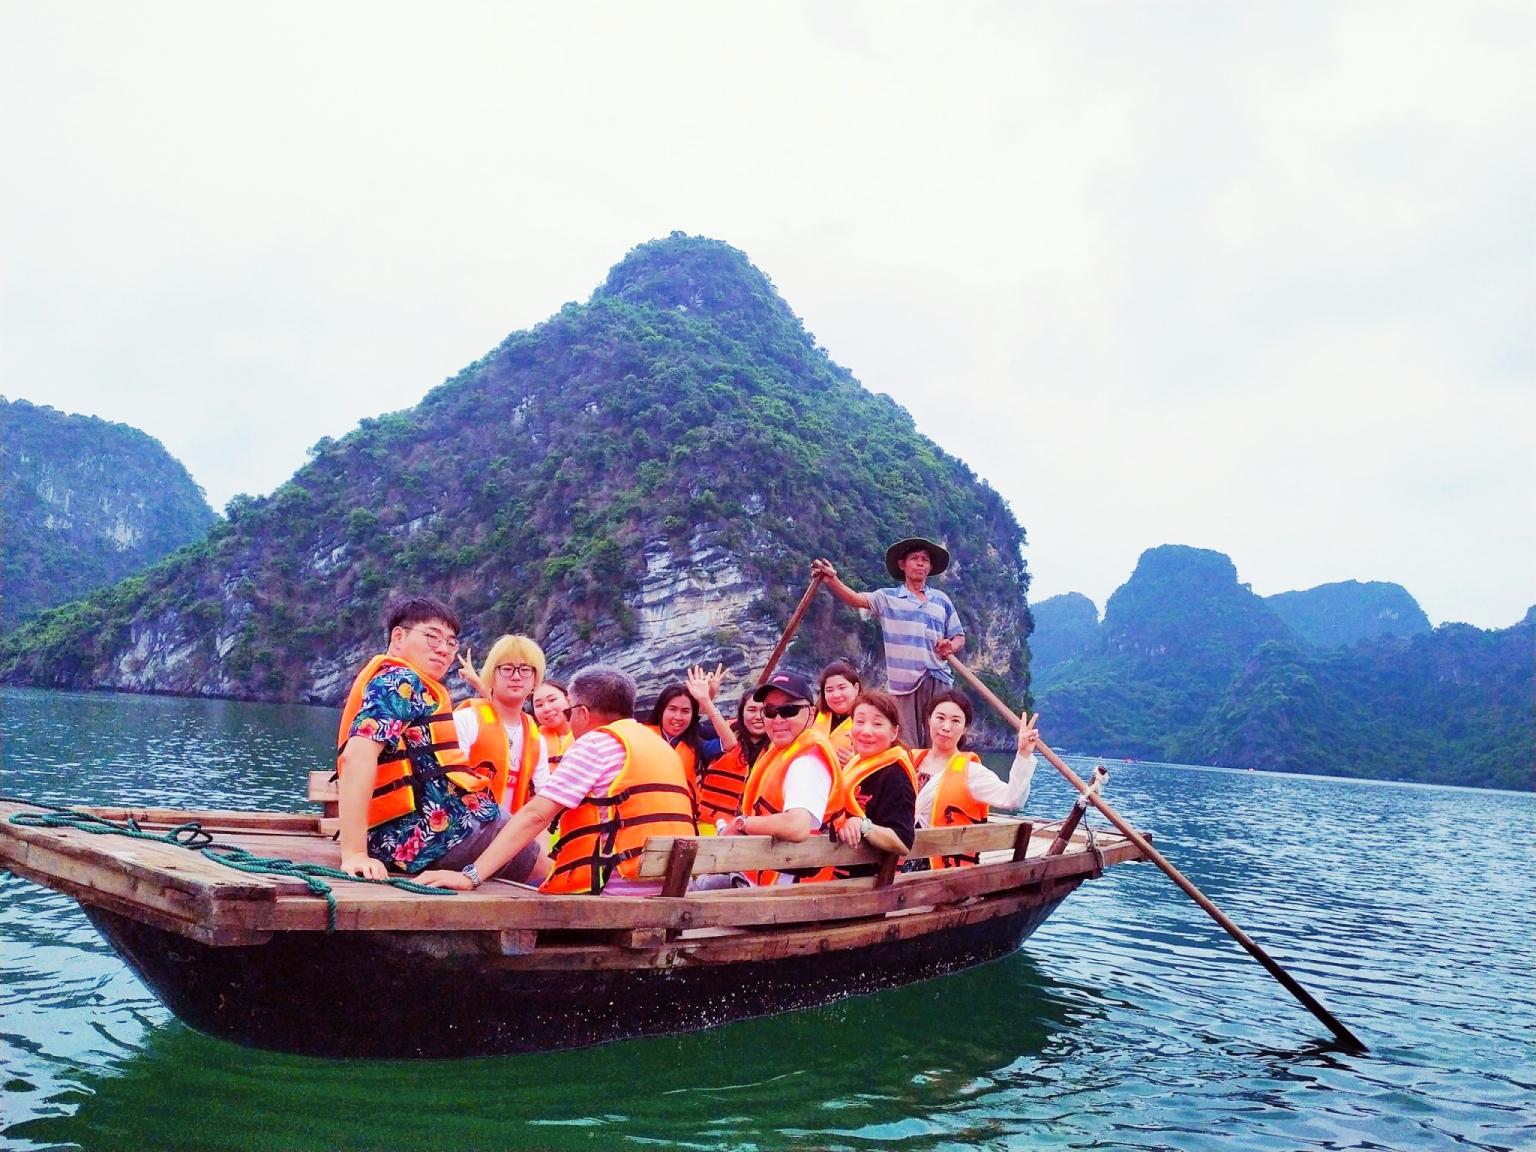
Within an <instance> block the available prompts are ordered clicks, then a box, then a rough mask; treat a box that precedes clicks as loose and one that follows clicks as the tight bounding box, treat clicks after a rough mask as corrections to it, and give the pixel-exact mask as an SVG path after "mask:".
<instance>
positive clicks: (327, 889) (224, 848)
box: [5, 797, 454, 932]
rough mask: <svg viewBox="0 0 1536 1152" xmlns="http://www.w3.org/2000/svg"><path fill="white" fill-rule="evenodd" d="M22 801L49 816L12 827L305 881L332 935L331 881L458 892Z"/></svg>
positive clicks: (425, 892) (27, 816)
mask: <svg viewBox="0 0 1536 1152" xmlns="http://www.w3.org/2000/svg"><path fill="white" fill-rule="evenodd" d="M5 799H10V797H5ZM19 803H22V804H29V805H31V806H32V807H34V808H46V809H47V811H46V812H15V813H12V814H11V819H10V823H12V824H19V825H20V826H21V827H23V828H74V829H76V830H78V831H80V832H89V833H91V834H92V835H93V836H130V837H132V838H133V839H135V840H153V841H154V842H156V843H158V844H171V845H173V846H175V847H177V848H187V849H190V850H193V851H196V852H200V853H201V854H202V855H203V856H205V857H207V858H208V859H209V860H213V861H216V862H217V863H219V864H223V865H224V866H225V867H227V868H233V869H235V870H236V871H239V872H249V873H255V874H259V875H263V876H278V877H282V878H283V879H288V880H301V881H303V883H304V885H305V887H307V888H308V889H309V891H310V892H311V893H312V894H313V895H316V896H319V897H321V898H322V899H323V900H324V901H325V930H326V931H327V932H334V931H336V894H335V893H334V892H332V891H331V886H330V885H329V884H327V883H326V881H327V880H350V881H352V882H353V883H354V884H384V885H388V886H389V887H391V888H399V889H401V890H402V891H405V892H415V893H416V894H417V895H420V896H452V895H454V890H453V889H451V888H428V887H427V886H426V885H425V884H417V883H416V882H415V881H413V880H406V879H404V878H402V877H398V876H392V877H390V878H389V879H387V880H369V879H366V878H364V877H361V876H353V875H352V874H351V873H349V872H343V871H342V870H341V869H340V868H332V867H330V866H329V865H328V864H301V863H299V862H298V861H297V860H285V859H283V858H282V857H279V856H257V855H255V854H253V853H251V852H247V851H246V850H245V849H244V848H241V847H239V846H238V845H235V844H218V843H216V842H215V841H214V839H213V834H212V833H211V832H208V831H207V830H206V829H204V828H203V826H202V825H201V824H200V823H199V822H198V821H196V820H190V821H188V822H187V823H185V824H177V825H176V826H175V827H174V828H172V829H170V830H169V831H168V832H165V833H159V832H146V831H145V830H144V829H143V828H141V827H139V822H138V821H137V820H135V819H133V818H132V817H129V818H128V819H127V820H126V821H122V822H119V821H116V820H108V819H107V818H106V817H104V816H97V815H96V814H95V813H93V812H83V811H81V810H80V809H78V808H70V807H66V806H63V805H59V804H45V803H43V802H42V801H40V800H21V801H19Z"/></svg>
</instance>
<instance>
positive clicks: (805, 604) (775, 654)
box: [757, 576, 821, 688]
mask: <svg viewBox="0 0 1536 1152" xmlns="http://www.w3.org/2000/svg"><path fill="white" fill-rule="evenodd" d="M820 587H821V577H820V576H812V577H811V582H810V584H809V586H807V588H806V590H805V595H804V596H802V597H800V603H799V604H797V605H796V606H795V611H794V614H793V615H791V616H790V618H789V623H788V624H786V625H784V635H782V636H780V637H779V642H778V644H776V645H775V646H774V649H773V651H772V652H770V653H769V654H768V663H766V664H764V665H763V671H762V675H760V676H759V677H758V678H757V686H758V687H759V688H761V687H762V686H763V685H764V684H766V683H768V677H770V676H772V675H773V669H774V665H776V664H778V662H779V658H780V657H781V656H783V655H784V649H786V648H788V647H789V642H790V641H791V640H792V639H794V636H795V629H796V628H798V627H800V621H802V620H804V619H805V614H806V612H807V610H809V608H810V606H811V601H812V600H814V599H816V589H818V588H820Z"/></svg>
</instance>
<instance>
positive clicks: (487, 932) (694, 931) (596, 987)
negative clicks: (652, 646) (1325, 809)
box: [0, 800, 1143, 1059]
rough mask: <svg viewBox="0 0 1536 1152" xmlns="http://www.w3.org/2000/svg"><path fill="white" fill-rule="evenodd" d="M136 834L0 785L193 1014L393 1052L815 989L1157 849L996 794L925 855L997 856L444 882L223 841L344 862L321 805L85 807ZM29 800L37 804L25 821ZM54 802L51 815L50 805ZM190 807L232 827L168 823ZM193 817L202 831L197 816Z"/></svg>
mask: <svg viewBox="0 0 1536 1152" xmlns="http://www.w3.org/2000/svg"><path fill="white" fill-rule="evenodd" d="M78 811H80V812H84V813H89V814H90V816H91V817H94V818H97V819H98V820H100V821H110V822H115V823H118V824H121V825H124V826H128V822H130V821H131V822H132V825H131V827H133V828H136V829H138V830H139V833H140V834H139V835H132V834H130V835H114V834H107V835H101V834H92V833H91V832H89V831H87V830H86V829H85V827H84V826H83V824H84V823H89V821H82V820H80V819H79V818H71V817H69V816H68V815H67V814H60V813H57V812H56V811H55V810H52V809H50V808H48V807H47V806H42V805H32V804H28V803H25V802H22V801H15V800H4V801H0V867H3V868H5V869H7V870H9V871H11V872H13V873H15V874H16V875H18V876H23V877H25V878H27V879H29V880H32V881H35V882H36V883H38V884H41V885H44V886H45V887H48V888H52V889H54V890H56V891H59V892H62V893H64V894H66V895H68V896H70V897H72V898H73V899H75V900H77V901H78V902H79V903H80V905H81V906H82V907H83V908H84V910H85V913H86V915H87V916H88V917H89V918H90V920H91V923H92V924H94V925H95V926H96V928H97V929H98V930H99V931H100V932H101V934H102V935H103V936H104V937H105V938H106V939H107V941H108V942H109V943H110V944H111V945H112V947H114V948H115V949H116V950H117V951H118V953H119V954H120V955H121V956H122V957H123V958H124V960H126V961H127V963H128V964H129V965H130V966H131V967H132V968H133V970H134V971H135V972H136V973H137V974H138V975H139V976H140V977H141V978H142V979H143V981H144V982H145V984H147V985H148V986H149V988H150V989H151V990H152V991H153V992H154V993H155V995H156V996H158V997H159V998H160V999H161V1000H162V1001H163V1002H164V1003H165V1005H166V1006H167V1007H168V1008H169V1009H170V1010H171V1011H172V1012H173V1013H175V1014H176V1016H178V1017H179V1018H180V1019H181V1020H183V1021H185V1022H186V1023H187V1024H189V1025H190V1026H192V1027H193V1028H196V1029H198V1030H199V1031H201V1032H205V1033H208V1034H210V1035H213V1036H219V1037H223V1038H225V1039H228V1040H233V1041H235V1042H237V1043H241V1044H247V1045H252V1046H255V1047H259V1048H268V1049H274V1050H278V1051H284V1052H296V1053H308V1054H314V1055H322V1056H333V1057H370V1058H385V1059H401V1058H420V1057H468V1056H484V1055H493V1054H502V1053H514V1052H530V1051H541V1050H548V1049H560V1048H577V1047H583V1046H587V1045H591V1044H599V1043H603V1042H606V1041H611V1040H618V1039H622V1038H625V1037H632V1036H643V1035H651V1034H657V1033H668V1032H684V1031H692V1030H695V1029H702V1028H708V1027H712V1026H714V1025H717V1024H723V1023H726V1022H728V1021H732V1020H739V1019H743V1018H746V1017H750V1016H760V1015H767V1014H771V1013H777V1012H784V1011H789V1010H792V1009H798V1008H805V1007H810V1006H812V1005H816V1004H824V1003H827V1002H829V1001H833V1000H838V999H841V998H843V997H846V996H852V995H858V994H861V993H866V992H873V991H875V990H877V989H880V988H886V987H892V986H895V985H899V984H906V983H909V982H912V981H916V980H922V979H925V978H928V977H932V976H939V975H943V974H945V973H949V972H955V971H959V970H961V969H965V968H969V967H972V966H974V965H976V964H980V963H983V962H985V961H988V960H993V959H996V958H998V957H1001V956H1005V955H1008V954H1009V953H1011V952H1013V951H1015V950H1016V949H1018V948H1019V946H1020V945H1021V944H1022V943H1023V942H1024V940H1025V938H1026V937H1028V936H1029V934H1030V933H1031V932H1033V931H1034V930H1035V928H1037V927H1038V926H1039V925H1040V924H1041V923H1042V922H1043V921H1044V920H1045V918H1046V917H1047V916H1049V915H1050V914H1051V912H1052V911H1054V910H1055V909H1056V907H1057V906H1058V905H1060V904H1061V902H1062V901H1063V900H1064V899H1066V897H1067V896H1068V895H1069V894H1070V893H1071V892H1073V891H1074V890H1075V889H1076V888H1077V886H1078V885H1079V884H1081V883H1082V882H1083V881H1085V880H1089V879H1092V878H1095V877H1097V876H1099V875H1100V874H1101V873H1102V871H1103V870H1104V869H1105V868H1106V867H1109V866H1112V865H1115V864H1119V863H1122V862H1124V861H1129V860H1136V859H1142V858H1143V854H1142V852H1141V851H1140V850H1139V849H1138V848H1137V847H1136V846H1135V845H1134V844H1133V843H1132V842H1131V841H1130V840H1129V839H1128V838H1127V837H1125V836H1122V835H1119V834H1116V833H1110V832H1105V831H1102V830H1101V831H1098V832H1097V833H1095V834H1090V833H1088V832H1087V831H1086V830H1085V829H1078V830H1077V831H1076V832H1074V833H1073V835H1072V837H1071V839H1070V841H1067V842H1065V850H1064V851H1062V852H1060V854H1056V855H1051V854H1049V852H1050V847H1051V845H1052V841H1053V839H1055V838H1056V833H1057V828H1056V825H1055V824H1052V825H1050V826H1041V827H1039V828H1036V827H1035V826H1032V825H1031V824H1030V823H1027V822H1022V821H1018V820H1012V819H1002V818H995V819H994V820H992V821H991V822H989V823H986V824H977V825H972V826H968V827H961V828H945V829H933V830H925V831H922V832H920V833H919V834H918V837H917V843H916V845H915V848H914V854H915V855H921V856H928V855H939V854H954V853H979V854H980V856H981V861H982V862H981V864H980V865H979V866H977V867H972V868H948V869H941V870H937V871H929V872H914V873H904V874H898V873H897V872H896V864H897V861H896V858H895V857H891V856H882V855H879V854H876V853H874V852H872V851H871V850H869V849H867V848H864V847H860V848H857V849H854V848H848V847H846V846H843V845H841V844H836V845H834V844H831V843H829V842H828V841H826V840H817V841H813V842H807V843H804V844H787V843H784V842H782V841H776V840H773V839H771V838H769V837H764V836H747V837H728V838H715V837H707V836H706V837H696V838H695V837H688V838H653V839H652V840H651V841H650V842H649V843H648V844H647V846H646V850H645V855H644V857H643V864H642V870H641V871H642V875H643V876H647V877H653V878H655V879H657V880H659V881H661V882H662V883H663V885H664V891H665V893H667V894H664V895H660V896H648V897H614V896H604V897H592V896H552V895H546V894H544V893H541V892H538V891H537V890H535V889H532V888H528V887H525V886H522V885H514V884H507V883H501V882H490V883H487V884H486V885H484V886H483V887H482V888H480V889H479V890H478V891H475V892H467V893H455V894H452V895H429V894H424V893H413V892H408V891H403V890H401V889H399V888H397V887H391V886H387V885H382V884H373V883H363V882H354V881H346V880H340V879H332V880H327V881H326V882H325V883H326V884H327V885H328V886H329V888H330V890H331V896H330V899H331V900H334V906H333V908H331V909H328V903H327V899H324V898H322V897H321V896H319V895H317V894H316V892H315V891H314V890H313V889H312V888H311V887H310V886H309V883H308V882H307V881H306V880H305V879H303V878H302V877H300V876H297V875H269V874H262V873H257V872H248V871H241V870H237V869H236V868H233V867H230V866H228V865H226V864H222V863H219V862H218V861H217V860H214V859H211V858H210V856H209V852H210V851H213V852H223V851H225V850H227V849H242V850H244V851H245V852H248V853H250V854H252V855H253V856H256V857H262V858H281V859H283V860H287V861H294V862H298V863H300V864H305V863H307V864H318V865H329V866H331V867H334V866H335V865H337V864H338V863H339V860H340V853H339V850H338V847H337V845H336V843H335V842H334V841H333V840H332V839H331V836H330V831H331V822H330V821H326V820H324V819H323V818H322V817H321V816H318V815H304V814H282V813H270V812H235V811H199V812H184V811H175V810H168V809H127V808H90V809H80V810H78ZM17 817H20V818H21V822H19V823H18V822H17ZM49 819H53V820H55V821H58V823H57V824H56V825H54V826H44V825H41V824H40V822H41V821H47V820H49ZM193 824H195V825H196V826H197V827H198V828H199V829H200V830H201V831H202V832H206V833H208V834H210V835H212V837H213V838H214V841H215V845H216V846H215V847H214V848H212V849H209V848H203V847H202V846H201V845H192V846H191V850H189V847H188V846H183V845H179V844H176V843H172V842H170V841H169V840H168V839H165V838H161V837H164V836H165V835H167V834H168V833H170V832H171V831H172V830H174V829H178V828H181V829H185V828H186V826H188V825H193ZM178 835H182V836H183V837H185V835H186V834H185V833H179V834H178ZM871 861H873V862H878V863H879V864H880V866H881V871H880V875H879V876H875V877H866V878H862V879H853V880H837V881H832V882H830V883H820V884H805V885H792V886H785V887H778V888H762V889H726V890H723V891H710V892H689V891H688V890H687V885H688V881H689V879H690V877H693V876H698V875H703V874H706V873H723V872H734V871H742V870H750V869H757V868H766V867H771V868H774V869H776V870H785V869H790V868H800V867H815V866H824V865H827V864H832V863H839V864H846V863H853V862H871Z"/></svg>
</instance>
